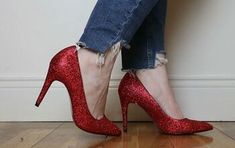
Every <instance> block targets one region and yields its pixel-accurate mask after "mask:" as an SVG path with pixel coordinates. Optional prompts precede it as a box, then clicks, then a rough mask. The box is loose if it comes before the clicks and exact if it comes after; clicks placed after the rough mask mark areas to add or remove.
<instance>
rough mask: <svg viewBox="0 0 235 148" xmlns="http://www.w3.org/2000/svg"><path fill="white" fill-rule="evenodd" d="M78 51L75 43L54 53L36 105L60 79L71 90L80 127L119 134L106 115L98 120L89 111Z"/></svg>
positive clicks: (73, 110) (77, 123)
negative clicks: (54, 82)
mask: <svg viewBox="0 0 235 148" xmlns="http://www.w3.org/2000/svg"><path fill="white" fill-rule="evenodd" d="M77 53H78V52H77V47H76V46H75V45H74V46H70V47H67V48H64V49H62V50H61V51H59V52H58V53H57V54H56V55H54V57H53V58H52V59H51V61H50V65H49V69H48V73H47V76H46V80H45V82H44V85H43V87H42V90H41V92H40V94H39V96H38V99H37V101H36V104H35V105H36V106H39V104H40V103H41V101H42V100H43V98H44V96H45V94H46V92H47V91H48V89H49V87H50V85H51V84H52V82H53V81H56V80H57V81H60V82H62V83H63V84H64V85H65V86H66V88H67V90H68V92H69V96H70V99H71V105H72V116H73V120H74V122H75V124H76V125H77V126H78V127H79V128H80V129H82V130H85V131H87V132H91V133H95V134H103V135H111V136H119V135H120V134H121V130H120V129H119V128H118V127H117V126H116V125H115V124H113V123H112V122H111V121H110V120H108V119H107V118H106V116H105V115H104V116H103V117H102V118H101V119H99V120H97V119H95V118H94V117H93V116H92V115H91V113H90V112H89V109H88V106H87V102H86V96H85V92H84V88H83V82H82V75H81V72H80V67H79V59H78V55H77Z"/></svg>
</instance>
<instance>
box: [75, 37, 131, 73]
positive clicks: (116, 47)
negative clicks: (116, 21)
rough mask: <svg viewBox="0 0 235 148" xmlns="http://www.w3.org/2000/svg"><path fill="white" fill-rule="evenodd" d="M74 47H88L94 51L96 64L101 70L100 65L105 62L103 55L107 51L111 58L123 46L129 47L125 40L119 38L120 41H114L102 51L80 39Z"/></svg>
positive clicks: (104, 55)
mask: <svg viewBox="0 0 235 148" xmlns="http://www.w3.org/2000/svg"><path fill="white" fill-rule="evenodd" d="M76 47H77V49H78V50H79V49H80V48H84V49H88V50H91V51H93V52H96V53H97V60H96V64H97V65H98V66H99V67H100V70H101V67H102V66H103V65H104V63H105V57H106V55H107V54H108V52H111V54H112V58H114V57H115V56H116V55H117V54H118V53H119V52H120V50H121V49H122V48H123V47H124V48H127V49H130V45H129V44H128V43H127V42H126V41H125V40H120V41H118V42H116V43H115V44H113V45H112V46H111V47H110V48H108V49H107V50H106V51H105V52H104V53H102V52H100V51H98V50H97V49H93V48H90V47H89V46H87V45H86V43H85V42H81V41H78V42H77V43H76ZM79 47H80V48H79Z"/></svg>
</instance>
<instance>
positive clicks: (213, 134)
mask: <svg viewBox="0 0 235 148" xmlns="http://www.w3.org/2000/svg"><path fill="white" fill-rule="evenodd" d="M210 123H212V124H213V125H214V127H215V128H214V130H212V131H207V132H201V133H197V134H192V135H177V136H174V135H166V134H164V133H162V132H161V131H160V130H159V129H157V128H156V127H155V126H154V124H153V123H152V122H130V123H128V132H127V133H123V134H122V136H120V137H112V136H109V137H106V136H103V135H95V134H90V133H87V132H84V131H83V130H81V129H79V128H77V127H76V126H75V124H74V123H73V122H0V148H31V147H33V148H45V147H46V148H47V147H48V148H86V147H90V148H100V147H103V148H142V147H143V148H156V147H159V148H193V147H200V148H235V122H210ZM116 124H117V125H118V126H119V127H120V128H121V126H122V125H121V123H116Z"/></svg>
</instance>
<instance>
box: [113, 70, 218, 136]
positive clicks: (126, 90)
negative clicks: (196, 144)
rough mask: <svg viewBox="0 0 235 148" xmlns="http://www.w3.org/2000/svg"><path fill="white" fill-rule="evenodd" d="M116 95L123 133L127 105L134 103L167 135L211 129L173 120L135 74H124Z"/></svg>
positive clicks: (210, 126)
mask: <svg viewBox="0 0 235 148" xmlns="http://www.w3.org/2000/svg"><path fill="white" fill-rule="evenodd" d="M118 93H119V96H120V102H121V107H122V116H123V130H124V131H125V132H126V131H127V111H128V104H129V103H136V104H138V105H139V106H140V107H142V108H143V109H144V110H145V111H146V112H147V113H148V114H149V115H150V117H151V118H152V119H153V121H154V123H155V124H156V126H157V127H158V128H159V129H160V130H162V131H163V132H164V133H167V134H191V133H196V132H202V131H208V130H212V129H213V126H212V125H210V124H209V123H207V122H204V121H196V120H191V119H188V118H183V119H174V118H172V117H170V116H169V115H167V114H166V113H165V112H164V111H163V110H162V108H161V107H160V105H159V104H158V103H157V101H156V100H155V99H154V98H153V97H152V96H151V95H150V93H149V92H148V91H147V89H146V88H145V87H144V85H143V84H142V83H141V81H140V80H139V79H138V77H137V76H136V75H135V74H131V73H126V74H125V76H124V77H123V78H122V80H121V82H120V85H119V88H118Z"/></svg>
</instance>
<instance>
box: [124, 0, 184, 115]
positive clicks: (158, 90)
mask: <svg viewBox="0 0 235 148" xmlns="http://www.w3.org/2000/svg"><path fill="white" fill-rule="evenodd" d="M166 8H167V0H159V2H158V3H157V5H155V7H154V8H153V9H152V11H151V12H150V14H149V15H148V16H147V17H146V19H145V21H144V23H143V24H142V26H141V27H140V29H139V30H138V31H137V33H136V34H135V36H134V37H133V39H132V41H131V47H132V48H131V49H130V50H123V51H122V62H123V70H128V69H129V70H130V69H131V70H136V75H137V77H138V78H139V79H140V81H141V82H142V83H143V85H144V86H145V87H146V88H147V90H148V91H149V93H150V94H151V95H152V96H153V97H154V98H155V99H156V100H157V102H158V103H159V104H160V106H161V107H162V108H163V110H164V111H165V112H166V113H167V114H168V115H170V116H172V117H173V118H177V119H181V118H183V117H184V116H183V114H182V112H181V110H180V108H179V106H178V104H177V102H176V100H175V97H174V94H173V91H172V89H171V88H170V85H169V81H168V76H167V69H166V66H165V64H158V63H159V58H158V57H156V55H157V56H162V57H163V58H162V59H165V56H166V52H165V48H164V26H165V17H166ZM165 60H166V59H165ZM155 62H158V63H155ZM165 63H166V62H165Z"/></svg>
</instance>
